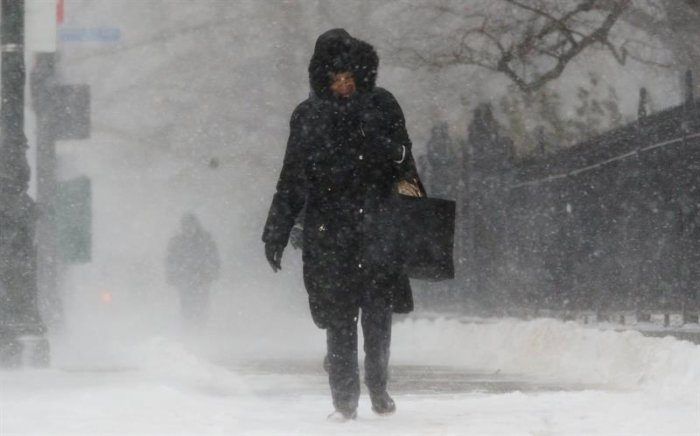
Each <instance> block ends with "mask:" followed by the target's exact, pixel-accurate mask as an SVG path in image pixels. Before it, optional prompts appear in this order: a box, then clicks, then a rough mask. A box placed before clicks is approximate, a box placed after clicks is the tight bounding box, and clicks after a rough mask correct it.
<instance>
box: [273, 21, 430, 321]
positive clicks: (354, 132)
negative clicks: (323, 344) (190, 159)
mask: <svg viewBox="0 0 700 436" xmlns="http://www.w3.org/2000/svg"><path fill="white" fill-rule="evenodd" d="M378 64H379V60H378V57H377V54H376V52H375V50H374V48H373V47H372V46H371V45H369V44H367V43H365V42H363V41H359V40H357V39H355V38H352V37H351V36H350V35H349V34H347V32H345V31H344V30H340V29H336V30H332V31H329V32H326V33H324V34H323V35H321V37H319V39H318V41H317V42H316V46H315V50H314V54H313V57H312V58H311V62H310V65H309V78H310V84H311V90H312V93H311V96H310V97H309V98H308V99H307V100H305V101H304V102H302V103H301V104H300V105H299V106H297V108H296V109H295V110H294V113H293V114H292V117H291V122H290V135H289V140H288V143H287V150H286V153H285V157H284V165H283V167H282V171H281V174H280V177H279V181H278V183H277V191H276V193H275V195H274V199H273V201H272V206H271V207H270V212H269V215H268V218H267V222H266V224H265V230H264V233H263V241H264V242H265V243H274V244H279V245H281V246H285V245H286V244H287V240H288V238H289V233H290V231H291V229H292V226H293V225H294V222H295V219H296V217H297V215H298V214H299V213H300V211H301V210H302V208H303V206H304V205H305V204H306V210H305V222H304V239H303V261H304V283H305V285H306V289H307V291H308V294H309V303H310V306H311V312H312V315H313V318H314V321H315V322H316V324H317V325H318V326H319V327H321V328H324V327H325V326H326V325H327V320H328V319H329V318H330V317H332V316H333V314H334V313H336V311H338V310H343V309H344V308H345V307H349V306H353V305H356V304H357V303H358V300H359V299H360V298H362V295H363V293H365V294H364V295H367V293H369V295H371V296H372V298H381V299H384V300H385V301H386V304H387V305H391V306H392V307H393V309H394V311H395V312H409V311H411V310H412V308H413V299H412V295H411V288H410V285H409V281H408V278H407V276H406V275H405V274H404V272H403V270H402V267H401V265H400V263H399V262H397V261H396V260H394V259H386V262H385V263H384V264H383V265H377V264H371V265H370V264H368V263H367V261H366V260H365V259H364V256H363V246H364V245H365V244H366V243H367V241H366V240H364V238H363V226H364V225H366V221H367V218H366V217H367V216H368V214H370V215H371V214H372V212H373V211H374V210H376V208H377V207H378V206H379V205H381V204H384V203H385V202H386V200H387V199H388V198H389V197H390V196H391V195H392V194H393V192H394V189H395V185H396V183H397V181H399V180H401V179H413V178H417V172H416V168H415V163H414V160H413V157H412V155H411V142H410V139H409V137H408V133H407V132H406V127H405V120H404V116H403V113H402V111H401V108H400V106H399V104H398V103H397V101H396V99H395V98H394V97H393V96H392V94H391V93H389V92H388V91H386V90H384V89H382V88H378V87H376V86H375V80H376V75H377V67H378ZM343 71H349V72H352V73H353V76H354V78H355V81H356V85H357V91H356V92H355V93H354V94H353V96H352V97H350V98H339V97H335V96H333V94H332V92H331V90H330V83H331V81H330V75H329V73H332V72H343ZM396 144H400V145H403V146H405V148H406V157H405V159H404V160H403V161H402V162H401V163H397V162H396V161H395V160H394V159H396V154H395V153H394V154H393V155H392V153H391V150H396ZM392 147H393V148H392ZM399 148H400V147H399Z"/></svg>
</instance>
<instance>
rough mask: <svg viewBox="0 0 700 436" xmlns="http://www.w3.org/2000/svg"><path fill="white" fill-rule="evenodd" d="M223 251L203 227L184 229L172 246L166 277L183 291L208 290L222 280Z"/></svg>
mask: <svg viewBox="0 0 700 436" xmlns="http://www.w3.org/2000/svg"><path fill="white" fill-rule="evenodd" d="M219 269H220V260H219V251H218V250H217V248H216V243H215V242H214V239H213V238H212V237H211V234H209V232H207V231H206V230H204V229H203V228H201V227H199V225H196V226H194V227H193V228H188V229H185V230H183V231H182V232H181V233H178V234H177V235H175V236H173V237H172V238H171V239H170V241H169V243H168V251H167V255H166V260H165V276H166V281H167V283H168V284H169V285H171V286H175V287H176V288H178V289H180V290H181V291H183V292H197V291H198V290H199V289H201V288H208V287H209V286H210V285H211V284H212V282H214V281H215V280H216V279H217V278H218V277H219Z"/></svg>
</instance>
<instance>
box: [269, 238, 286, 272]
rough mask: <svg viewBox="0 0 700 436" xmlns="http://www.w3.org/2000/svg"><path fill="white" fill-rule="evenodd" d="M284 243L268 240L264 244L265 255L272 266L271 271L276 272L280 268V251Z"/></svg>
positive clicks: (282, 249)
mask: <svg viewBox="0 0 700 436" xmlns="http://www.w3.org/2000/svg"><path fill="white" fill-rule="evenodd" d="M283 251H284V245H281V244H275V243H274V242H268V243H266V244H265V257H267V261H268V262H269V263H270V266H271V267H272V271H274V272H277V271H279V270H281V269H282V252H283Z"/></svg>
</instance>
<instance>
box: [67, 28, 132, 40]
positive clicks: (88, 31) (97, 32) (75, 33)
mask: <svg viewBox="0 0 700 436" xmlns="http://www.w3.org/2000/svg"><path fill="white" fill-rule="evenodd" d="M58 39H59V40H60V41H61V42H117V41H119V40H120V39H121V30H120V29H119V28H116V27H108V26H104V27H66V28H61V29H59V31H58Z"/></svg>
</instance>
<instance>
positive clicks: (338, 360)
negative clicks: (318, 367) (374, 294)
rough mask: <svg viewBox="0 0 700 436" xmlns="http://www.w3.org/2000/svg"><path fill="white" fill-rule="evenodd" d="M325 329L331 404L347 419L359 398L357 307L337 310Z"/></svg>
mask: <svg viewBox="0 0 700 436" xmlns="http://www.w3.org/2000/svg"><path fill="white" fill-rule="evenodd" d="M338 312H339V313H338V314H336V315H334V316H332V317H331V319H330V320H329V323H328V328H327V329H326V340H327V346H328V353H327V358H328V363H329V365H328V381H329V383H330V387H331V395H332V396H333V406H334V407H335V409H336V410H337V411H339V412H341V413H342V414H343V415H344V416H345V417H346V418H351V417H354V416H355V411H356V410H357V403H358V400H359V397H360V374H359V369H358V364H357V312H358V311H357V309H356V308H355V309H345V310H339V311H338Z"/></svg>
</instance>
